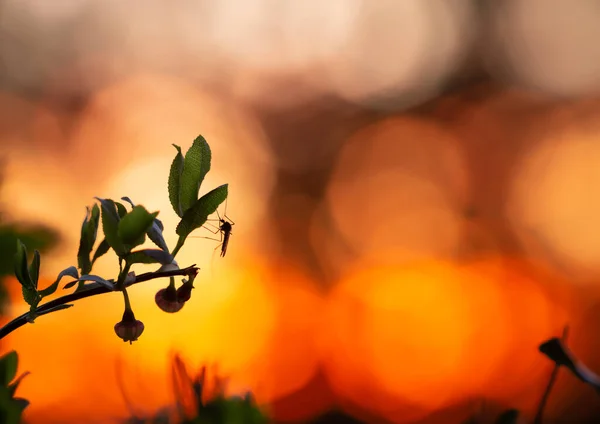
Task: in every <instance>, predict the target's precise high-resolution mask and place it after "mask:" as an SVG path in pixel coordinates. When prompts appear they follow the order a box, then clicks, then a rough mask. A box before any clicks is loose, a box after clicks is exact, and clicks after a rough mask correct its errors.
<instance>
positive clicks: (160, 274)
mask: <svg viewBox="0 0 600 424" xmlns="http://www.w3.org/2000/svg"><path fill="white" fill-rule="evenodd" d="M198 270H199V268H197V267H196V265H195V264H194V265H192V266H189V267H187V268H184V269H175V270H171V271H157V272H146V273H144V274H140V275H137V276H136V277H135V280H133V281H132V282H131V283H129V284H127V287H129V286H132V285H134V284H138V283H143V282H144V281H150V280H155V279H157V278H164V277H175V276H178V275H181V276H188V277H189V276H192V275H196V274H197V273H198ZM113 292H114V290H110V289H109V288H108V287H105V286H96V287H93V288H90V289H88V290H85V289H84V290H81V291H77V292H75V293H71V294H67V295H65V296H61V297H59V298H56V299H54V300H51V301H50V302H47V303H44V304H43V305H41V306H39V307H38V308H37V310H36V312H37V313H41V312H45V311H47V310H49V309H52V308H55V307H57V306H60V305H65V304H67V303H71V302H74V301H76V300H79V299H85V298H86V297H91V296H97V295H99V294H104V293H113ZM28 315H29V312H26V313H24V314H23V315H20V316H18V317H17V318H15V319H13V320H12V321H10V322H9V323H8V324H6V325H5V326H4V327H2V328H0V340H1V339H3V338H4V337H6V336H7V335H9V334H10V333H12V332H13V331H15V330H16V329H17V328H19V327H22V326H23V325H25V324H27V323H28V322H29V321H28V320H27V318H28Z"/></svg>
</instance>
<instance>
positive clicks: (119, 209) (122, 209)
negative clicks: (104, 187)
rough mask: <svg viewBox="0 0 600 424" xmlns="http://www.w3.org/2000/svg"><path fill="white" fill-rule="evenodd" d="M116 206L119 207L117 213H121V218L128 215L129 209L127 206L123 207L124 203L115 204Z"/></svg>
mask: <svg viewBox="0 0 600 424" xmlns="http://www.w3.org/2000/svg"><path fill="white" fill-rule="evenodd" d="M115 205H116V206H117V212H118V213H119V218H121V219H123V217H124V216H125V215H127V208H126V207H125V205H123V203H120V202H115Z"/></svg>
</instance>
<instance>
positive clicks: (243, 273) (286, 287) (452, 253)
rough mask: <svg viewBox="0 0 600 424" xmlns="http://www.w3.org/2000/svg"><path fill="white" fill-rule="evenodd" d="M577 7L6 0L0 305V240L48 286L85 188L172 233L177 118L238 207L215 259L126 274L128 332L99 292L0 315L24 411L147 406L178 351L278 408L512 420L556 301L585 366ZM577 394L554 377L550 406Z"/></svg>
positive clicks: (208, 250)
mask: <svg viewBox="0 0 600 424" xmlns="http://www.w3.org/2000/svg"><path fill="white" fill-rule="evenodd" d="M599 21H600V6H599V4H598V2H596V1H592V0H568V1H567V0H505V1H503V2H495V1H491V0H489V1H487V0H406V1H397V0H379V1H367V0H328V1H326V2H317V1H316V0H304V1H300V0H286V1H282V0H243V1H242V0H223V1H211V0H179V1H173V2H163V1H158V0H147V1H145V2H122V1H115V0H103V1H98V0H78V1H76V0H60V1H58V0H55V1H52V2H50V1H47V0H18V1H17V0H2V1H0V63H1V66H0V158H1V159H2V168H1V170H2V173H1V175H2V186H1V191H0V209H1V211H2V213H1V214H0V249H1V253H2V254H1V258H0V273H2V274H3V275H6V277H3V280H2V281H3V282H4V287H5V293H7V294H8V297H9V298H10V299H11V302H8V303H6V304H5V307H4V308H3V312H2V313H3V317H4V318H3V319H4V321H7V320H9V319H10V318H12V317H14V316H16V315H19V314H21V313H22V312H24V311H25V310H26V305H24V303H23V301H22V300H21V298H20V297H21V294H20V287H19V286H18V283H17V282H16V280H15V279H14V278H12V277H10V276H9V274H11V273H12V255H13V251H14V248H13V246H15V238H16V237H17V236H18V237H21V238H22V239H23V240H24V241H25V242H26V244H27V246H28V248H29V250H30V251H31V250H33V248H39V249H43V251H44V253H45V254H43V256H42V275H43V279H44V280H43V281H44V283H43V284H50V283H51V282H52V281H54V278H55V276H56V275H57V273H58V272H59V271H60V270H62V269H64V268H66V267H68V266H70V265H76V253H77V247H78V240H79V233H80V225H81V222H82V220H83V218H84V215H85V206H86V205H91V204H92V203H93V197H94V196H99V197H109V198H114V199H116V198H118V197H121V196H129V197H130V198H131V199H132V200H133V201H134V202H136V203H141V204H143V205H145V206H146V207H147V208H148V209H149V210H151V211H154V210H159V211H160V216H159V217H160V218H161V219H162V221H163V222H164V224H165V227H166V229H167V231H166V240H167V243H169V245H170V246H171V247H172V246H174V244H175V241H176V237H175V232H174V227H175V225H176V223H177V219H176V215H175V214H174V212H173V211H172V209H171V207H170V204H169V201H168V195H167V176H168V172H169V166H170V164H171V161H172V159H173V157H174V155H175V150H174V149H173V147H172V146H171V144H172V143H175V144H178V145H180V146H182V147H183V149H184V150H187V148H189V146H190V145H191V143H192V141H193V139H194V138H195V137H196V136H197V135H198V134H202V135H203V136H204V137H205V138H206V139H207V140H208V142H209V144H210V146H211V148H212V151H213V161H212V170H211V172H210V173H209V174H208V177H207V179H206V180H205V182H204V184H203V187H202V189H201V191H202V192H206V191H208V190H210V189H212V188H214V187H216V186H217V185H220V184H223V183H229V193H230V195H229V199H228V202H227V207H226V210H225V207H224V206H222V208H221V210H220V213H221V214H223V213H225V212H226V213H227V216H228V217H230V218H231V219H232V220H233V221H234V222H235V225H234V227H233V236H232V239H231V242H230V244H229V250H228V253H227V256H226V257H225V258H220V257H218V254H217V255H215V254H214V248H215V247H216V245H217V243H216V242H213V241H210V240H205V239H201V238H198V239H189V240H188V242H187V243H186V246H185V248H184V249H183V250H182V252H181V253H180V257H178V262H179V264H180V265H182V266H187V265H191V264H194V263H195V264H198V266H200V267H201V268H202V271H201V273H200V275H199V282H198V284H197V285H196V290H195V291H194V296H193V298H192V300H191V301H190V302H188V303H187V305H186V307H185V308H184V309H183V310H182V311H181V312H179V313H177V314H172V315H168V314H165V313H164V312H162V311H160V310H159V309H158V308H157V307H156V306H155V304H154V294H155V293H156V291H158V290H159V289H161V288H163V287H165V286H166V285H167V281H153V282H150V283H148V284H143V285H140V286H136V287H135V288H134V289H132V290H131V297H132V303H133V307H134V311H135V314H136V317H137V318H138V319H140V320H142V321H143V322H144V324H145V328H146V329H145V331H144V334H143V336H142V337H141V338H140V339H139V341H137V342H135V343H134V344H133V345H131V346H130V345H129V344H124V343H123V342H122V341H121V340H120V339H118V338H117V337H116V336H115V334H114V331H113V326H114V324H115V323H116V322H118V321H119V320H120V319H121V315H122V311H123V309H122V308H123V305H122V302H123V301H122V297H120V296H119V295H118V294H109V295H105V296H100V297H93V298H89V299H85V300H83V301H81V302H79V303H78V304H77V305H76V306H75V307H74V308H72V309H69V311H66V312H59V313H56V314H51V315H48V316H44V317H42V318H40V319H39V320H37V321H36V322H35V324H33V325H27V326H25V327H23V328H22V329H21V330H19V331H17V332H15V333H13V334H11V335H10V336H9V337H7V338H6V339H5V340H4V341H3V344H2V346H1V347H2V350H3V351H6V350H9V349H16V350H17V351H18V353H19V355H20V358H21V362H20V368H21V369H22V370H23V371H25V370H28V371H31V375H30V376H28V377H27V378H26V379H25V380H24V381H23V383H22V385H21V387H20V389H19V394H20V395H21V396H23V397H26V398H28V399H29V400H31V406H30V407H29V408H28V409H27V412H26V415H25V417H26V419H27V421H28V422H29V423H113V422H114V423H116V422H123V420H125V419H127V417H131V416H138V417H150V416H152V415H153V414H155V413H156V412H157V411H158V410H160V409H161V408H166V407H169V405H172V404H173V403H174V397H173V392H172V388H171V386H170V377H169V364H170V361H171V359H172V357H173V355H174V354H175V353H180V354H181V355H182V357H183V358H184V360H185V361H186V363H187V364H188V365H189V366H190V368H191V369H199V368H200V366H201V365H203V364H208V365H209V366H211V367H216V369H218V370H219V373H221V374H224V375H227V376H228V377H229V391H231V393H241V392H243V391H245V390H252V391H253V393H254V394H255V396H256V399H257V400H258V402H259V403H260V404H261V405H264V406H265V408H266V410H267V411H269V413H270V414H271V416H272V417H273V419H274V420H276V421H278V422H311V421H313V420H317V419H319V418H318V417H322V416H324V415H325V414H332V412H331V411H340V412H338V415H337V416H338V419H341V418H340V417H341V414H342V413H343V414H345V417H346V420H347V422H368V423H423V424H425V423H449V424H451V423H460V422H463V421H465V420H466V419H468V418H469V417H476V418H477V420H479V421H477V422H492V421H493V419H494V417H495V416H497V414H498V413H499V412H500V411H502V410H504V409H506V408H517V409H519V410H520V411H521V412H522V414H523V415H524V418H526V419H527V420H531V418H532V417H533V414H534V413H535V409H536V407H537V405H538V402H539V400H540V398H541V396H542V393H543V390H544V388H545V386H546V384H547V381H548V378H549V376H550V373H551V370H552V365H553V364H552V363H551V362H550V361H549V360H548V359H547V358H545V357H543V356H542V355H541V354H539V352H538V351H537V347H538V345H539V344H540V343H541V342H542V341H544V340H545V339H547V338H550V337H555V336H560V334H561V332H562V329H563V327H564V326H565V325H566V324H569V326H570V336H569V346H570V347H571V348H572V349H573V351H574V352H575V353H576V354H577V355H578V356H579V357H580V358H581V359H582V360H583V361H584V362H586V363H587V364H588V365H589V366H590V368H592V369H594V370H596V371H600V355H598V353H599V349H600V337H599V336H598V334H599V332H598V330H600V303H599V301H600V287H599V285H598V283H599V280H600V237H598V236H597V234H598V233H600V222H599V221H598V217H599V216H600V196H598V195H597V187H598V185H599V184H600V124H599V122H600V120H599V119H598V118H599V117H600V101H598V94H599V92H600V44H599V43H597V40H598V39H599V38H600V25H599ZM198 235H199V236H200V235H202V236H211V234H210V233H208V232H205V233H203V234H201V232H198ZM152 269H153V268H144V267H140V268H138V269H137V272H138V273H139V272H144V271H147V270H152ZM95 271H96V273H97V274H99V275H102V276H104V277H105V278H113V277H115V276H116V273H117V272H118V265H117V261H116V258H115V257H114V256H110V255H106V256H105V257H103V258H102V259H101V260H100V261H99V262H98V265H97V269H96V270H95ZM41 285H42V283H41ZM5 296H6V295H5ZM598 414H600V402H599V401H598V399H597V398H596V394H595V393H594V392H593V391H592V390H591V389H590V388H588V387H586V386H584V385H582V384H580V383H579V382H578V381H576V380H575V378H573V377H572V376H570V375H567V374H566V373H563V374H560V376H559V379H558V382H557V385H556V388H555V390H554V391H553V393H552V396H551V398H550V401H549V404H548V408H547V418H548V420H547V422H549V423H550V422H557V423H558V422H586V421H589V420H593V419H594V417H596V416H599V415H598ZM325 416H329V417H331V415H325ZM351 417H352V418H351ZM352 420H355V421H352ZM315 422H316V421H315ZM321 422H330V421H327V420H326V419H324V418H321Z"/></svg>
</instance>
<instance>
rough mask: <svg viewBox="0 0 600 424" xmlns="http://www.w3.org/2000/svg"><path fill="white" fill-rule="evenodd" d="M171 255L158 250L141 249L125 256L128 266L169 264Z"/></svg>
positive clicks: (171, 258)
mask: <svg viewBox="0 0 600 424" xmlns="http://www.w3.org/2000/svg"><path fill="white" fill-rule="evenodd" d="M173 259H174V258H173V255H171V254H169V253H167V252H165V251H163V250H158V249H143V250H137V251H135V252H131V253H130V254H129V255H128V256H127V262H128V263H129V264H162V265H165V264H170V263H173Z"/></svg>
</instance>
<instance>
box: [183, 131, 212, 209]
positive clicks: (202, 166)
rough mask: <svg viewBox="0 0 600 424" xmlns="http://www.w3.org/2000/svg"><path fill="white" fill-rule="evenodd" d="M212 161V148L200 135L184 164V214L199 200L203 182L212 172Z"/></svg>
mask: <svg viewBox="0 0 600 424" xmlns="http://www.w3.org/2000/svg"><path fill="white" fill-rule="evenodd" d="M210 159H211V153H210V147H209V145H208V143H207V142H206V140H205V139H204V137H202V136H201V135H199V136H198V137H196V139H195V140H194V142H193V143H192V147H190V148H189V150H188V151H187V152H186V154H185V159H184V162H183V173H182V174H181V181H180V188H179V196H180V197H179V201H180V204H181V209H182V210H183V213H184V214H185V212H186V211H187V210H188V209H190V208H191V207H192V206H193V205H194V204H195V203H196V200H198V191H199V190H200V185H201V184H202V180H204V177H205V176H206V174H207V173H208V171H210Z"/></svg>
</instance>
